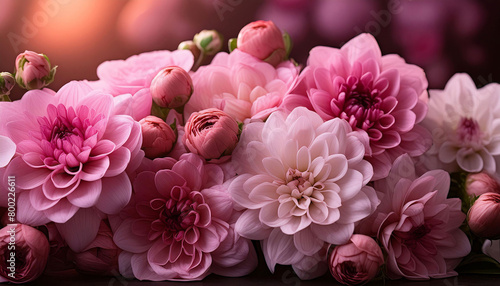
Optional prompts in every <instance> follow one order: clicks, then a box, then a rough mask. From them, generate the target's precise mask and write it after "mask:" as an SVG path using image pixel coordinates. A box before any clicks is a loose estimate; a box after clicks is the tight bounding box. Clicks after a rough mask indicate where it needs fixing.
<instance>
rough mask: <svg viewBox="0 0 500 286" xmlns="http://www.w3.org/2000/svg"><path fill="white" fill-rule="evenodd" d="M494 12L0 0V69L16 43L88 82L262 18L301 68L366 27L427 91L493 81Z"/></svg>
mask: <svg viewBox="0 0 500 286" xmlns="http://www.w3.org/2000/svg"><path fill="white" fill-rule="evenodd" d="M499 15H500V3H499V2H498V1H497V0H128V1H126V0H106V1H102V0H23V1H19V0H0V39H1V41H0V43H1V44H0V71H10V72H12V71H13V70H14V61H15V57H16V55H17V54H18V53H21V52H23V51H24V50H26V49H28V50H32V51H35V52H38V53H44V54H46V55H48V56H49V58H50V59H51V62H52V64H53V65H58V66H59V67H58V71H57V74H56V80H55V81H54V83H53V84H52V85H51V88H53V89H54V90H57V89H59V87H61V86H62V85H63V84H65V83H67V82H68V81H70V80H73V79H77V80H80V79H89V80H95V79H97V75H96V69H97V66H98V65H99V64H100V63H101V62H103V61H105V60H112V59H125V58H127V57H129V56H131V55H133V54H137V53H141V52H146V51H152V50H158V49H168V50H173V49H176V48H177V45H178V44H179V42H181V41H184V40H189V39H192V37H193V36H194V34H195V33H197V32H199V31H200V30H202V29H216V30H218V31H220V32H221V33H222V34H223V35H224V36H225V40H227V39H229V38H233V37H236V36H237V35H238V31H239V30H240V29H241V28H242V27H243V26H244V25H245V24H247V23H248V22H250V21H253V20H258V19H263V20H273V21H274V22H275V23H276V24H277V25H278V27H280V28H281V29H282V30H284V31H287V32H288V33H289V34H290V35H291V37H292V40H293V42H294V48H293V50H292V55H291V56H292V57H293V58H294V59H295V60H296V61H297V62H299V63H302V64H305V63H306V60H307V55H308V51H309V50H310V49H311V48H312V47H314V46H317V45H325V46H332V47H340V46H341V45H342V44H343V43H345V42H347V41H348V40H349V39H351V38H352V37H354V36H356V35H357V34H359V33H363V32H367V33H371V34H372V35H374V36H375V37H376V38H377V40H378V42H379V45H380V47H381V50H382V53H383V54H389V53H397V54H399V55H401V56H402V57H404V58H405V59H406V61H407V62H409V63H413V64H417V65H419V66H421V67H422V68H424V70H425V71H426V73H427V77H428V80H429V86H430V88H443V87H444V85H445V83H446V81H447V80H448V79H449V78H450V77H451V75H453V74H454V73H456V72H467V73H469V74H470V75H471V76H472V78H473V79H474V80H475V82H476V84H477V85H478V86H483V85H485V84H488V83H490V82H499V81H500V52H499V51H500V40H499V36H500V33H499V32H500V17H499ZM226 50H227V48H226ZM21 94H22V91H21V90H18V89H16V90H14V91H13V95H14V96H13V97H14V98H16V97H18V96H21Z"/></svg>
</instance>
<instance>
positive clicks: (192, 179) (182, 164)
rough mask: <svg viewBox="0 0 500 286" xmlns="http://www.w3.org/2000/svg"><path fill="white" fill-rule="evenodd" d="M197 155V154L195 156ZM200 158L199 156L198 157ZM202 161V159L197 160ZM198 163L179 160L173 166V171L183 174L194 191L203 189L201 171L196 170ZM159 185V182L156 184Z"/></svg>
mask: <svg viewBox="0 0 500 286" xmlns="http://www.w3.org/2000/svg"><path fill="white" fill-rule="evenodd" d="M185 156H195V155H194V154H190V155H185ZM195 157H197V156H195ZM197 158H199V157H197ZM197 161H198V162H201V161H200V160H197ZM197 169H198V168H196V165H194V164H192V163H191V162H189V161H188V160H181V161H179V162H177V163H176V164H175V165H174V167H173V168H172V172H175V173H177V174H179V175H180V176H182V178H183V179H184V180H185V182H186V184H187V186H188V187H189V188H190V189H191V190H193V191H201V190H200V188H201V184H202V178H201V177H200V175H199V173H198V172H196V171H194V170H197ZM156 185H157V186H158V183H157V184H156Z"/></svg>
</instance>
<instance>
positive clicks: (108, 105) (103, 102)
mask: <svg viewBox="0 0 500 286" xmlns="http://www.w3.org/2000/svg"><path fill="white" fill-rule="evenodd" d="M78 106H79V107H83V106H86V107H88V108H89V109H90V110H95V112H96V114H103V115H104V117H105V118H109V117H110V115H111V110H112V109H113V107H114V106H113V97H112V96H111V95H110V94H106V93H103V92H102V91H100V90H93V91H91V92H88V93H87V96H85V98H82V99H80V101H79V102H78Z"/></svg>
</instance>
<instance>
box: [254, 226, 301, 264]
mask: <svg viewBox="0 0 500 286" xmlns="http://www.w3.org/2000/svg"><path fill="white" fill-rule="evenodd" d="M262 251H263V252H264V257H265V259H266V263H267V267H268V268H269V270H271V272H273V273H274V267H275V265H276V264H283V265H288V264H294V263H297V262H298V261H300V259H301V258H302V257H303V256H304V255H303V254H301V253H300V252H299V251H297V249H296V248H295V245H294V244H293V236H290V235H286V234H283V233H282V232H281V231H280V230H279V229H274V230H273V231H272V232H271V234H270V235H269V238H268V239H266V240H264V242H263V243H262Z"/></svg>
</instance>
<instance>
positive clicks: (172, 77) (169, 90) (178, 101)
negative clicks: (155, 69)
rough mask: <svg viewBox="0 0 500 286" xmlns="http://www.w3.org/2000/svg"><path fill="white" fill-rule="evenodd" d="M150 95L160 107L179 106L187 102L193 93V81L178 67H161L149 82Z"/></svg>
mask: <svg viewBox="0 0 500 286" xmlns="http://www.w3.org/2000/svg"><path fill="white" fill-rule="evenodd" d="M150 90H151V96H152V97H153V101H154V102H155V103H156V104H157V105H158V106H160V107H166V108H179V107H183V106H184V105H185V104H186V102H188V100H189V98H190V97H191V94H192V93H193V81H192V80H191V77H190V76H189V74H188V73H187V72H186V71H185V70H183V69H182V68H180V67H177V66H170V67H166V68H164V69H162V70H161V71H160V72H159V73H158V74H157V75H156V76H155V78H154V79H153V81H152V82H151V87H150Z"/></svg>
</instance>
